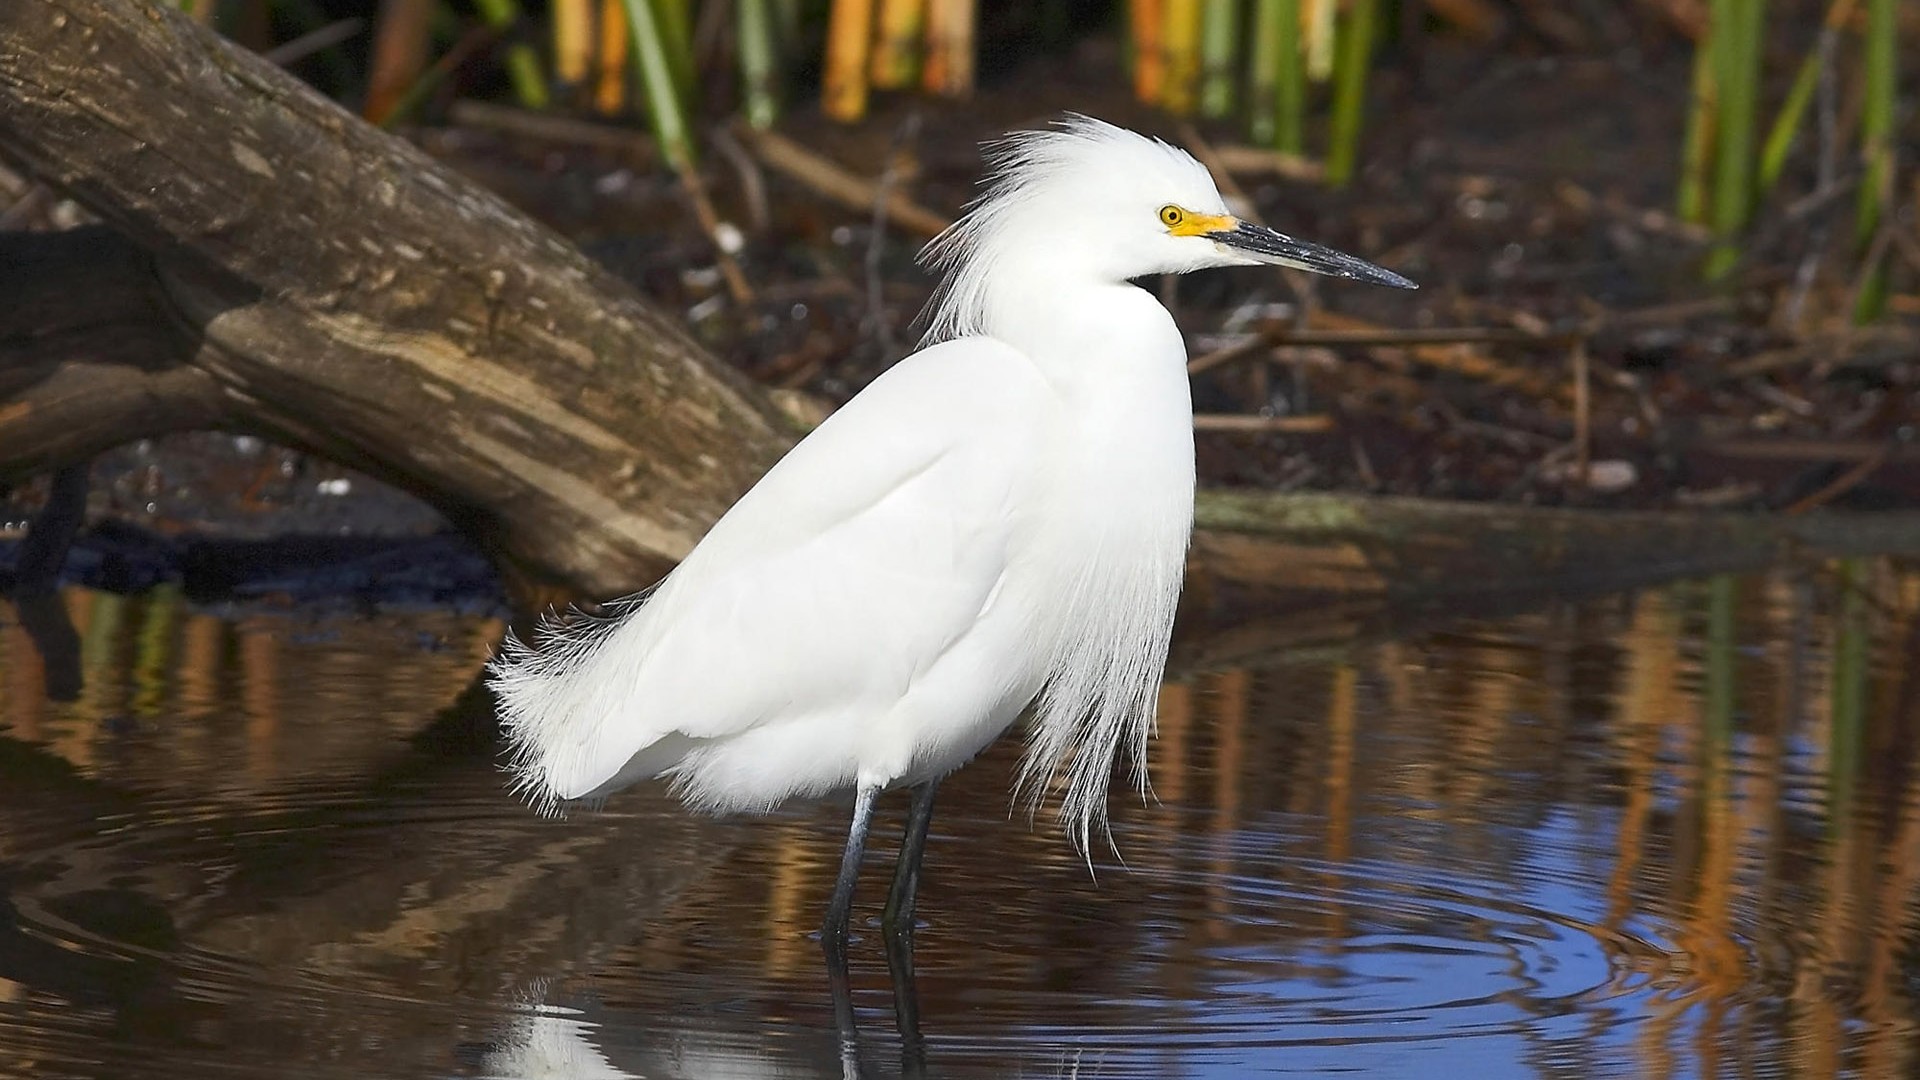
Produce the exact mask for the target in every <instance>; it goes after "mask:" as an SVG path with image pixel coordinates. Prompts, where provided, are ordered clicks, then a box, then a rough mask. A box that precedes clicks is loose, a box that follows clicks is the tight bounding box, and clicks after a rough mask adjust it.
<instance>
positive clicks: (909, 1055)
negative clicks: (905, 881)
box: [886, 798, 931, 1080]
mask: <svg viewBox="0 0 1920 1080" xmlns="http://www.w3.org/2000/svg"><path fill="white" fill-rule="evenodd" d="M915 801H916V802H918V801H919V800H918V799H917V798H916V800H915ZM929 801H931V800H929ZM909 831H911V830H909ZM922 835H923V836H924V835H925V830H922ZM889 907H891V905H889ZM908 925H909V926H911V925H912V916H908ZM886 942H887V971H888V973H889V974H891V975H892V976H893V1020H894V1025H895V1026H896V1027H897V1028H898V1029H899V1031H900V1076H901V1077H902V1080H920V1078H921V1077H924V1076H926V1074H927V1044H926V1043H925V1041H923V1040H922V1039H921V1038H920V990H919V987H918V985H916V983H915V982H914V977H913V935H912V934H911V933H910V932H909V933H908V934H905V935H902V936H895V935H894V934H892V933H888V934H887V935H886Z"/></svg>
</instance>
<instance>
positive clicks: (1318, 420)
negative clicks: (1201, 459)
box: [1193, 413, 1337, 435]
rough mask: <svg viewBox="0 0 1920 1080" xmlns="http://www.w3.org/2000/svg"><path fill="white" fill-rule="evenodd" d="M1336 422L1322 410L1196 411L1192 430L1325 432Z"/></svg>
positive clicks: (1250, 432)
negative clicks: (1285, 412) (1286, 412)
mask: <svg viewBox="0 0 1920 1080" xmlns="http://www.w3.org/2000/svg"><path fill="white" fill-rule="evenodd" d="M1336 426H1337V425H1336V424H1335V423H1334V420H1333V417H1331V416H1328V415H1326V414H1325V413H1321V414H1317V415H1314V416H1246V415H1242V414H1239V413H1195V414H1194V415H1193V430H1195V431H1203V432H1216V433H1217V432H1237V433H1240V434H1285V435H1324V434H1326V433H1328V432H1330V431H1333V430H1334V429H1335V427H1336Z"/></svg>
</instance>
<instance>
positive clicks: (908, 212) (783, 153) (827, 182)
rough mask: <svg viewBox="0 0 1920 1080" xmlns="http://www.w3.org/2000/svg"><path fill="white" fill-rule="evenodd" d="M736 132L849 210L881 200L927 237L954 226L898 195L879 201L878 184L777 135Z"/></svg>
mask: <svg viewBox="0 0 1920 1080" xmlns="http://www.w3.org/2000/svg"><path fill="white" fill-rule="evenodd" d="M734 132H735V134H736V135H738V136H739V137H740V139H741V141H742V142H744V143H746V144H747V146H749V147H750V148H752V150H753V152H754V154H755V155H756V156H758V157H759V159H760V161H761V162H762V163H763V164H765V165H766V166H767V167H768V168H770V169H772V170H774V171H775V172H778V173H780V174H781V175H783V176H785V177H787V178H788V179H790V180H794V181H797V182H799V183H801V184H804V185H806V186H807V187H809V188H812V189H813V190H814V191H815V192H817V193H818V194H820V195H822V196H825V197H826V198H828V199H830V200H832V201H833V202H837V203H839V204H840V205H842V206H844V207H846V208H847V209H849V210H859V211H867V210H870V209H872V208H873V205H874V203H875V202H876V201H880V204H881V205H882V206H884V207H885V208H886V214H887V219H888V220H890V221H892V222H893V223H894V224H895V225H898V226H900V227H901V228H903V229H906V230H907V231H908V232H912V233H916V234H918V235H920V236H925V237H933V236H938V235H940V233H941V232H943V231H945V230H946V228H947V226H948V225H950V224H952V222H950V221H949V220H948V219H946V218H944V217H941V216H940V215H939V214H936V213H934V212H933V211H931V210H929V209H927V208H926V207H924V206H921V205H919V204H918V203H915V202H914V201H913V200H911V199H909V198H907V197H906V196H905V195H902V194H900V193H899V192H895V193H893V194H892V195H891V196H889V197H887V198H886V199H884V200H879V199H878V194H879V185H878V184H876V183H875V182H874V181H871V180H867V179H864V178H862V177H859V176H856V175H854V174H853V173H851V172H848V171H847V170H846V169H845V168H842V167H841V166H839V165H837V164H835V163H833V162H831V161H828V160H827V159H826V158H823V157H821V156H820V155H819V154H816V153H814V152H813V151H811V150H808V149H807V148H805V147H803V146H801V145H800V144H799V143H796V142H794V141H793V140H792V139H789V138H787V137H786V136H784V135H781V134H779V133H777V132H772V131H754V130H752V129H750V128H745V127H740V126H736V127H735V129H734Z"/></svg>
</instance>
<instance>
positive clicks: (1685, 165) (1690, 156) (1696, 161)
mask: <svg viewBox="0 0 1920 1080" xmlns="http://www.w3.org/2000/svg"><path fill="white" fill-rule="evenodd" d="M1721 37H1722V35H1721V34H1720V33H1718V32H1716V30H1715V28H1714V27H1712V26H1709V27H1708V28H1707V31H1706V36H1705V37H1702V38H1701V39H1700V42H1699V44H1697V45H1695V46H1694V49H1693V90H1692V93H1693V100H1692V103H1691V104H1690V105H1689V106H1688V108H1687V135H1686V142H1685V144H1684V145H1683V146H1682V148H1681V150H1680V191H1679V195H1678V198H1677V199H1676V200H1675V203H1676V205H1675V210H1676V212H1677V213H1678V214H1679V215H1680V218H1681V220H1683V221H1690V222H1692V223H1694V224H1695V225H1704V224H1706V222H1707V173H1708V172H1709V171H1710V170H1711V168H1712V163H1713V129H1714V120H1715V118H1716V117H1717V116H1718V115H1719V112H1720V109H1719V103H1720V87H1719V83H1718V82H1717V80H1716V79H1715V78H1714V72H1715V70H1716V69H1717V68H1718V67H1719V61H1718V59H1717V58H1716V54H1717V51H1718V48H1719V44H1720V41H1721Z"/></svg>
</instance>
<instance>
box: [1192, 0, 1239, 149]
mask: <svg viewBox="0 0 1920 1080" xmlns="http://www.w3.org/2000/svg"><path fill="white" fill-rule="evenodd" d="M1239 44H1240V0H1206V7H1205V8H1204V9H1203V11H1202V12H1201V22H1200V115H1202V116H1209V117H1213V118H1214V119H1219V118H1220V117H1223V116H1227V115H1228V114H1230V113H1232V112H1233V72H1234V59H1235V57H1234V53H1235V51H1236V47H1237V46H1238V45H1239Z"/></svg>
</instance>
